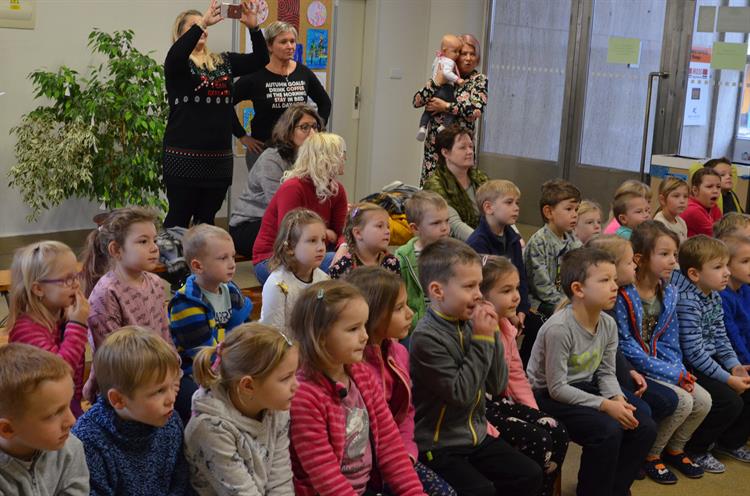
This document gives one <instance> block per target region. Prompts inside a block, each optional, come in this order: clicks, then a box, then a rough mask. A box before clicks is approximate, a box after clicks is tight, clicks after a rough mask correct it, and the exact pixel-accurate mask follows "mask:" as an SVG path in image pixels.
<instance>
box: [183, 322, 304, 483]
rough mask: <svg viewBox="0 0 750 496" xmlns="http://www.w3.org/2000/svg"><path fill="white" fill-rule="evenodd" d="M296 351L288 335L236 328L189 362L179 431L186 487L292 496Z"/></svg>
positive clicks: (250, 327)
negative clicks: (184, 421) (189, 382)
mask: <svg viewBox="0 0 750 496" xmlns="http://www.w3.org/2000/svg"><path fill="white" fill-rule="evenodd" d="M298 361H299V350H298V348H297V346H296V345H295V344H294V342H292V340H291V339H289V337H287V335H286V334H284V333H282V332H281V331H279V330H277V329H275V328H273V327H270V326H266V325H263V324H258V323H253V324H242V325H240V326H239V327H237V328H235V329H234V330H233V331H232V333H231V334H229V336H227V338H226V340H224V341H222V342H221V343H219V344H218V345H213V346H208V347H205V348H203V349H202V350H201V351H199V352H198V355H197V356H196V357H195V366H194V374H195V380H196V382H198V384H200V385H201V386H202V387H201V389H199V390H198V392H197V393H196V394H195V396H194V397H193V412H194V413H193V417H192V418H191V419H190V422H188V425H187V427H186V428H185V457H186V458H187V461H188V463H189V464H190V466H191V469H192V470H191V473H190V482H191V483H192V486H193V489H195V490H196V492H197V493H198V494H201V495H216V494H254V495H258V496H262V495H274V496H293V495H294V486H293V485H292V465H291V462H290V458H289V432H288V431H289V407H290V406H291V402H292V397H293V396H294V393H295V391H296V390H297V387H298V384H297V379H296V377H295V373H296V372H297V363H298Z"/></svg>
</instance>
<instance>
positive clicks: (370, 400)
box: [289, 363, 424, 496]
mask: <svg viewBox="0 0 750 496" xmlns="http://www.w3.org/2000/svg"><path fill="white" fill-rule="evenodd" d="M349 376H350V377H351V379H352V380H353V381H354V383H355V384H356V385H357V388H358V389H359V392H360V394H361V395H362V399H363V400H364V402H365V405H366V407H367V413H368V415H369V418H370V434H371V435H370V439H371V440H372V443H373V444H372V451H373V460H377V467H375V468H374V470H373V472H377V473H378V475H379V476H380V478H381V479H382V482H383V483H385V484H387V485H388V487H389V488H390V490H391V491H392V492H393V493H394V494H399V495H401V496H422V495H424V492H423V490H422V483H421V482H420V481H419V478H418V477H417V474H416V472H415V471H414V468H413V465H412V462H411V460H409V456H408V455H407V453H406V449H404V443H403V442H402V441H401V438H400V437H399V433H398V429H397V427H396V423H395V422H394V421H393V417H392V416H391V412H390V411H389V410H388V405H386V404H385V400H384V399H383V392H382V387H381V386H380V385H379V384H378V382H377V379H376V378H375V377H373V375H372V374H371V373H370V370H369V368H368V366H366V365H364V364H362V363H356V364H354V365H352V366H351V367H350V369H349ZM298 379H299V381H300V385H299V389H298V390H297V393H296V394H295V395H294V399H292V409H291V415H292V423H291V427H290V428H289V436H290V438H291V441H292V443H291V444H292V446H291V455H292V470H293V471H294V492H295V494H296V495H297V496H313V495H316V494H317V495H320V496H328V495H330V496H357V493H356V492H355V491H354V488H353V487H352V485H351V484H350V483H349V481H348V480H347V478H346V477H344V475H343V474H342V473H341V461H342V459H343V458H344V447H345V446H346V413H345V411H344V408H343V407H342V406H341V400H340V399H339V395H338V394H337V389H338V388H336V387H334V385H333V384H331V383H330V381H329V380H327V379H326V378H324V377H322V376H321V375H318V376H317V377H316V378H314V379H311V378H307V377H306V376H305V375H303V374H302V373H300V374H298ZM339 387H340V385H339Z"/></svg>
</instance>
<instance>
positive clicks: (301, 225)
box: [260, 208, 328, 332]
mask: <svg viewBox="0 0 750 496" xmlns="http://www.w3.org/2000/svg"><path fill="white" fill-rule="evenodd" d="M325 254H326V225H325V223H324V222H323V219H322V218H321V217H320V216H319V215H318V214H316V213H315V212H313V211H312V210H307V209H304V208H295V209H294V210H291V211H289V212H288V213H287V214H286V215H285V216H284V219H283V220H282V221H281V227H280V228H279V233H278V234H277V235H276V241H275V242H274V244H273V255H272V256H271V259H270V260H269V261H268V269H269V270H270V271H271V275H269V276H268V279H267V280H266V282H265V284H263V295H262V298H263V305H262V306H261V308H260V321H261V322H262V323H264V324H268V325H270V326H273V327H275V328H276V329H279V330H280V331H282V332H287V325H288V324H289V316H290V315H291V313H292V309H293V308H294V303H295V302H296V301H297V298H298V297H299V294H300V293H301V292H302V291H303V290H304V289H305V288H307V287H309V286H310V285H312V284H315V283H316V282H320V281H325V280H327V279H328V274H326V273H325V272H323V271H322V270H321V269H320V264H321V262H323V259H324V258H325Z"/></svg>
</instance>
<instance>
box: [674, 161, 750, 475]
mask: <svg viewBox="0 0 750 496" xmlns="http://www.w3.org/2000/svg"><path fill="white" fill-rule="evenodd" d="M704 170H705V171H708V172H711V173H713V174H716V173H715V172H713V171H712V170H711V169H701V170H700V171H698V172H696V175H698V174H700V173H701V172H702V171H704ZM710 177H712V178H713V177H714V176H710ZM717 179H718V177H717ZM689 225H690V224H688V226H689ZM679 263H680V271H679V272H675V273H674V275H673V276H672V283H673V284H674V285H675V287H676V288H677V290H678V291H679V299H678V300H677V318H678V319H679V324H680V347H681V348H682V353H683V356H684V361H685V364H686V365H687V366H688V370H689V371H690V372H691V373H692V374H693V375H695V376H696V377H697V383H698V384H700V385H701V386H702V387H703V388H704V389H706V390H707V391H708V392H709V394H710V395H711V399H712V401H713V404H712V406H711V410H710V412H709V413H708V416H707V417H706V419H705V420H704V421H703V423H702V424H701V425H700V426H699V427H698V429H697V430H696V431H695V432H694V433H693V437H692V438H691V439H690V441H689V442H688V444H687V446H686V447H685V451H687V452H688V453H690V454H691V458H692V459H693V460H694V461H695V462H696V463H698V464H700V465H701V466H702V467H703V470H704V471H706V472H709V473H722V472H724V470H725V469H726V468H725V466H724V464H723V463H721V462H720V461H719V460H717V459H716V458H715V457H714V456H713V454H711V451H710V450H711V449H712V447H714V448H713V449H714V450H715V451H717V452H720V453H724V454H727V455H729V456H731V457H733V458H736V459H738V460H740V461H744V462H750V450H749V449H748V448H747V447H745V443H746V442H747V440H748V437H750V392H748V390H749V389H750V376H748V372H747V368H748V364H745V365H743V364H742V363H741V362H740V361H739V360H738V359H737V355H736V354H735V352H734V350H733V349H732V344H731V343H730V341H729V339H728V338H727V334H726V329H725V327H724V311H723V308H722V303H721V297H720V296H719V291H722V290H723V289H724V288H726V285H727V283H728V282H729V276H730V272H729V269H728V267H727V264H728V263H729V250H727V247H726V245H725V244H724V243H723V242H721V241H719V240H717V239H713V238H709V237H708V236H705V235H702V234H701V235H697V236H694V237H692V238H690V239H688V240H687V241H685V242H684V243H683V244H682V246H680V252H679Z"/></svg>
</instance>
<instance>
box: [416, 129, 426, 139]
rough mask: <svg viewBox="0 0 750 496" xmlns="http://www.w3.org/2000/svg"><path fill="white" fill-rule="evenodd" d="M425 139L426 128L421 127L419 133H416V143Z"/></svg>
mask: <svg viewBox="0 0 750 496" xmlns="http://www.w3.org/2000/svg"><path fill="white" fill-rule="evenodd" d="M426 137H427V128H426V127H424V126H422V127H420V128H419V131H417V141H424V139H425V138H426Z"/></svg>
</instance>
